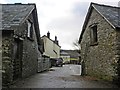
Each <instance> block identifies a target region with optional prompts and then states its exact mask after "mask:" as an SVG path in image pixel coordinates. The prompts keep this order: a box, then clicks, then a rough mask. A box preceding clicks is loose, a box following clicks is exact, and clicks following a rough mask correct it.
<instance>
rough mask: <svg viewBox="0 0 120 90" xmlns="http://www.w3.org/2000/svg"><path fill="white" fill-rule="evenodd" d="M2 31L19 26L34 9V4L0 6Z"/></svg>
mask: <svg viewBox="0 0 120 90" xmlns="http://www.w3.org/2000/svg"><path fill="white" fill-rule="evenodd" d="M1 5H2V29H9V28H11V27H12V26H16V25H19V24H21V23H22V22H23V21H24V20H25V18H26V17H27V16H28V15H29V14H30V13H31V12H32V10H33V9H34V7H35V6H34V4H1Z"/></svg>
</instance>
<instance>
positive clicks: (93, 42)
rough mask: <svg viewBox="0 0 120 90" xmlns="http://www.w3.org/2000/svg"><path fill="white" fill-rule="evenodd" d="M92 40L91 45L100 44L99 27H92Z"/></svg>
mask: <svg viewBox="0 0 120 90" xmlns="http://www.w3.org/2000/svg"><path fill="white" fill-rule="evenodd" d="M90 28H91V30H90V39H91V45H96V44H97V42H98V38H97V25H93V26H91V27H90Z"/></svg>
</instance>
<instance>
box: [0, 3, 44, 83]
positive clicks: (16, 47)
mask: <svg viewBox="0 0 120 90" xmlns="http://www.w3.org/2000/svg"><path fill="white" fill-rule="evenodd" d="M0 31H2V80H3V82H2V83H3V85H8V84H11V83H12V82H14V81H16V80H18V79H19V78H25V77H28V76H30V75H33V74H35V73H37V71H38V61H37V60H38V58H39V57H41V53H42V50H41V39H40V31H39V24H38V17H37V10H36V5H35V4H21V3H16V4H2V28H0Z"/></svg>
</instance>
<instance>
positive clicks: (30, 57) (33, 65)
mask: <svg viewBox="0 0 120 90" xmlns="http://www.w3.org/2000/svg"><path fill="white" fill-rule="evenodd" d="M28 19H30V20H31V21H33V16H32V14H31V15H30V16H29V17H28ZM33 23H34V22H33ZM17 29H18V30H15V35H18V36H20V37H22V38H24V40H23V56H22V77H28V76H30V75H33V74H35V73H37V70H38V62H37V61H38V52H39V51H38V44H37V38H36V33H35V30H33V40H31V39H29V38H28V37H27V32H28V31H27V30H28V27H27V22H24V23H23V24H21V25H20V26H19V27H17Z"/></svg>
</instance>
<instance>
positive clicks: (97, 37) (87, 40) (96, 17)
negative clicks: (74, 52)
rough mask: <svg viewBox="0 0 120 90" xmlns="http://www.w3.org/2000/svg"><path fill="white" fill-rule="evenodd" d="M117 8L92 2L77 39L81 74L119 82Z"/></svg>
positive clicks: (119, 34)
mask: <svg viewBox="0 0 120 90" xmlns="http://www.w3.org/2000/svg"><path fill="white" fill-rule="evenodd" d="M119 12H120V8H119V7H113V6H107V5H101V4H96V3H91V5H90V7H89V10H88V13H87V16H86V19H85V22H84V25H83V28H82V32H81V35H80V38H79V43H80V45H81V58H82V63H83V65H85V66H83V67H85V68H84V69H83V70H82V71H83V72H82V73H83V74H87V75H91V76H95V77H98V78H102V79H105V80H110V81H112V80H120V39H119V38H120V31H119V30H120V24H119V21H120V20H119V16H120V13H119Z"/></svg>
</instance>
